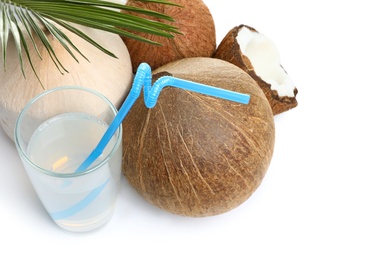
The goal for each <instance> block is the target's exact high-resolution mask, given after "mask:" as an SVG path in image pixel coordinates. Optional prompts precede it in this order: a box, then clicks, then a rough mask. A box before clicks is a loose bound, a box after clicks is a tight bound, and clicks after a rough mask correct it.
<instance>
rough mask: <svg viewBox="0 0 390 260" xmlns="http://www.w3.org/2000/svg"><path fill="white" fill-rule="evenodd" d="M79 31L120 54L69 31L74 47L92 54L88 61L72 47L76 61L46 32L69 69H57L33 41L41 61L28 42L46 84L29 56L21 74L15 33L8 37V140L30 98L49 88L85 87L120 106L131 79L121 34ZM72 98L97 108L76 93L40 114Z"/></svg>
mask: <svg viewBox="0 0 390 260" xmlns="http://www.w3.org/2000/svg"><path fill="white" fill-rule="evenodd" d="M79 29H81V30H82V31H83V32H84V33H86V34H87V35H88V36H89V37H91V38H92V39H93V40H95V41H96V42H98V43H99V44H100V45H102V46H103V47H105V48H106V49H108V50H109V51H111V52H112V53H114V54H115V55H116V57H117V58H113V57H110V56H109V55H107V54H105V53H103V52H102V51H100V50H98V49H97V48H95V47H94V46H92V45H91V44H89V43H87V42H86V41H84V40H83V39H81V38H80V37H78V36H76V35H74V34H73V33H70V32H68V31H65V33H66V34H67V36H68V37H69V38H70V39H71V41H72V42H73V43H74V45H75V46H77V47H78V49H79V50H80V51H81V53H83V54H84V55H85V56H86V57H87V58H88V61H87V60H86V59H84V58H83V57H82V56H81V55H79V54H78V53H76V52H75V51H74V53H75V55H76V57H77V59H78V62H77V61H75V60H74V59H73V58H72V57H71V56H70V54H69V53H68V52H67V51H66V50H65V49H64V48H63V47H62V45H61V44H60V43H59V42H58V41H57V40H56V39H54V37H53V36H51V35H49V34H48V35H47V37H48V39H49V41H50V42H51V44H52V46H53V49H54V52H55V53H56V55H57V57H58V59H59V61H60V62H61V63H62V64H63V66H64V68H65V69H66V70H67V71H68V72H64V71H63V70H62V73H61V72H60V71H59V70H58V68H57V67H56V65H55V64H54V63H53V61H52V60H51V58H50V56H49V53H48V52H47V51H46V49H45V48H44V46H43V44H42V43H41V41H40V40H39V39H36V40H35V42H36V44H37V47H38V50H39V52H40V53H41V56H42V59H41V58H40V57H39V56H38V55H37V53H36V52H35V50H34V47H33V45H32V43H31V41H29V42H28V44H29V47H30V48H29V50H30V55H31V59H32V63H33V64H34V67H35V70H36V72H37V74H38V77H39V79H40V80H41V82H42V85H41V84H40V82H39V80H38V78H37V77H36V76H35V74H34V72H33V70H32V69H31V67H30V64H29V63H28V59H27V57H26V55H25V54H24V56H23V61H24V71H25V77H24V76H23V74H22V72H21V68H20V64H19V57H18V53H17V49H16V47H15V44H14V42H13V41H14V40H13V38H12V37H10V38H9V43H8V48H7V53H6V67H5V68H4V65H3V64H4V61H3V60H0V78H1V81H0V124H1V126H2V128H3V129H4V131H5V133H6V134H7V135H8V137H9V138H10V139H12V140H13V139H14V128H15V123H16V120H17V117H18V115H19V113H20V111H21V110H22V109H23V107H24V106H25V105H26V103H27V102H28V101H29V100H30V99H32V98H33V97H34V96H36V95H37V94H39V93H41V92H42V91H44V90H47V89H51V88H54V87H58V86H81V87H86V88H91V89H94V90H96V91H98V92H100V93H101V94H103V95H105V96H106V97H107V98H108V99H109V100H110V101H111V102H112V103H113V104H114V105H115V106H116V107H117V108H119V106H120V105H121V104H122V102H123V100H124V98H125V96H126V95H127V93H128V91H129V89H130V87H131V83H132V79H133V73H132V65H131V60H130V55H129V53H128V51H127V48H126V46H125V44H124V43H123V41H122V39H121V38H120V37H119V36H118V35H114V34H111V33H107V32H103V31H100V30H95V29H91V28H86V27H79ZM26 38H28V37H26ZM0 50H1V47H0ZM1 51H2V50H1ZM0 59H1V58H0ZM72 102H77V103H84V104H85V105H86V106H88V107H90V109H95V108H94V105H93V104H91V103H90V101H89V100H80V98H79V97H77V96H76V97H72V98H71V99H67V100H64V102H63V103H62V104H56V103H52V104H45V107H44V108H42V113H45V111H48V110H54V109H60V108H61V107H62V106H64V104H66V103H72Z"/></svg>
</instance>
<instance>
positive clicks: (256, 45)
mask: <svg viewBox="0 0 390 260" xmlns="http://www.w3.org/2000/svg"><path fill="white" fill-rule="evenodd" d="M213 57H214V58H218V59H222V60H226V61H228V62H230V63H233V64H235V65H236V66H238V67H240V68H241V69H243V70H244V71H246V72H247V73H248V74H249V75H250V76H251V77H252V78H253V79H254V80H255V81H256V82H257V83H258V85H259V86H260V87H261V89H262V90H263V92H264V94H265V95H266V97H267V99H268V101H269V103H270V105H271V108H272V111H273V114H274V115H276V114H280V113H282V112H285V111H287V110H289V109H292V108H294V107H296V106H297V105H298V102H297V100H296V95H297V93H298V90H297V88H296V87H295V85H294V83H293V82H292V80H291V78H290V76H289V75H288V74H287V72H286V71H285V70H284V69H283V67H282V66H281V64H280V56H279V51H278V49H277V47H276V45H275V44H274V43H273V42H272V41H271V40H270V39H269V38H267V37H266V36H264V35H263V34H261V33H259V32H258V31H257V30H255V29H254V28H252V27H249V26H247V25H240V26H237V27H234V28H233V29H231V30H230V31H229V33H228V34H227V35H226V36H225V37H224V39H223V40H222V41H221V43H220V45H219V46H218V48H217V50H216V51H215V53H214V55H213Z"/></svg>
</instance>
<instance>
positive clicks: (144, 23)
mask: <svg viewBox="0 0 390 260" xmlns="http://www.w3.org/2000/svg"><path fill="white" fill-rule="evenodd" d="M137 1H143V2H151V3H159V4H166V5H175V6H177V5H176V4H175V3H172V2H169V1H165V0H137ZM121 10H126V11H131V12H132V13H138V14H143V15H147V16H149V17H155V18H158V19H160V20H163V21H167V22H172V21H174V20H173V18H172V17H170V16H167V15H165V14H162V13H158V12H155V11H151V10H147V9H142V8H137V7H133V6H127V5H122V4H118V3H114V2H109V1H105V0H0V47H1V50H2V53H1V55H0V56H2V58H3V64H4V69H5V68H6V66H5V65H6V59H7V57H6V50H7V47H8V40H9V37H10V35H12V38H13V39H14V43H15V45H16V49H17V51H18V57H19V63H20V66H21V69H22V73H23V74H24V70H23V59H22V53H23V50H24V52H25V53H26V57H27V59H28V62H29V64H30V66H31V67H32V68H33V70H34V64H33V63H32V61H31V59H30V50H29V49H28V45H27V40H26V39H25V37H28V39H29V40H30V41H31V42H32V43H33V46H34V49H35V51H36V52H37V53H38V55H39V57H41V55H40V53H39V51H38V48H37V46H36V42H35V41H34V37H33V34H35V35H36V36H38V39H39V40H40V41H41V42H42V43H43V45H44V47H45V49H46V51H47V52H48V53H49V56H50V57H51V59H52V61H53V62H54V63H55V65H56V66H57V68H58V70H59V71H60V72H61V73H63V72H67V70H66V68H65V67H64V66H63V65H62V64H61V62H60V61H59V59H58V58H57V56H56V54H55V52H54V50H53V47H52V46H51V44H50V41H49V40H48V38H47V37H46V33H45V32H44V31H43V30H42V29H41V27H42V26H43V28H45V30H46V31H47V32H49V33H50V34H51V35H52V36H53V37H54V38H55V39H56V40H58V41H59V42H60V44H61V45H62V46H63V48H64V49H65V50H66V51H67V52H68V53H69V54H70V55H71V56H72V57H73V58H74V59H75V60H76V61H77V58H76V56H75V54H74V52H77V53H78V54H80V55H81V56H82V57H84V58H85V59H87V57H85V56H84V55H83V54H82V53H81V52H80V51H79V50H78V49H77V46H75V45H74V44H73V43H72V42H71V40H70V39H69V38H68V37H67V35H66V34H65V33H64V32H63V31H62V30H60V29H59V26H61V27H63V28H65V29H66V30H68V31H69V32H71V33H74V34H76V35H78V36H79V37H81V38H82V39H84V40H85V41H87V42H89V43H90V44H92V46H94V47H96V48H98V49H100V50H101V51H103V52H104V53H106V54H107V55H110V56H112V57H115V55H114V54H113V53H111V52H110V51H109V50H107V49H105V48H104V47H102V46H101V45H100V44H99V43H97V42H96V41H95V40H94V39H92V38H90V37H89V36H88V35H86V34H84V33H83V32H82V31H81V30H79V29H77V28H76V27H75V26H74V25H73V24H79V25H83V26H87V27H90V28H95V29H99V30H103V31H106V32H110V33H114V34H118V35H120V36H123V37H129V38H133V39H135V40H139V41H144V42H147V43H150V44H159V43H158V42H154V41H151V40H149V39H146V38H144V37H140V36H138V35H136V34H134V33H131V32H130V31H138V32H144V33H147V34H153V35H158V36H162V37H168V38H172V37H174V35H175V34H177V33H180V31H179V29H178V28H177V27H175V26H172V25H170V24H168V23H166V22H157V21H154V20H152V19H147V18H141V17H138V16H136V15H132V14H129V13H124V12H120V11H121ZM23 32H25V33H23ZM34 73H35V75H36V76H37V77H38V75H37V74H36V72H35V70H34Z"/></svg>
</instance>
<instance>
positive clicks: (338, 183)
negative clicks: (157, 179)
mask: <svg viewBox="0 0 390 260" xmlns="http://www.w3.org/2000/svg"><path fill="white" fill-rule="evenodd" d="M204 2H205V3H206V4H207V5H208V6H209V8H210V10H211V12H212V14H213V16H214V19H215V24H216V29H217V41H218V43H219V42H220V41H221V39H222V38H223V36H224V35H225V34H226V33H227V32H228V31H229V30H230V29H231V28H233V27H234V26H237V25H239V24H246V25H250V26H252V27H254V28H256V29H257V30H258V31H260V32H262V33H263V34H265V35H266V36H268V37H269V38H271V39H272V40H273V41H274V42H275V43H276V44H277V46H278V48H279V51H280V54H281V59H282V61H281V63H282V65H283V67H284V68H285V69H286V70H287V72H288V73H289V75H290V76H291V78H292V79H293V81H294V82H295V84H296V86H297V88H298V90H299V93H298V96H297V99H298V102H299V105H298V107H297V108H295V109H293V110H290V111H288V112H286V113H283V114H281V115H278V116H276V117H275V124H276V144H275V152H274V156H273V159H272V162H271V166H270V168H269V170H268V172H267V175H266V177H265V179H264V181H263V183H262V184H261V186H260V187H259V189H258V190H257V191H256V192H255V193H254V194H253V195H252V196H251V197H250V198H249V199H248V200H247V201H246V202H245V203H244V204H242V205H241V206H239V207H238V208H236V209H235V210H232V211H230V212H228V213H225V214H222V215H219V216H215V217H208V218H195V219H194V218H186V217H181V216H176V215H172V214H170V213H166V212H164V211H162V210H160V209H157V208H155V207H154V206H151V205H150V204H148V203H146V202H145V201H144V200H142V199H141V198H140V197H139V196H138V195H137V194H136V193H135V192H134V190H133V189H132V188H131V187H130V186H129V185H128V183H127V181H126V180H125V178H123V182H122V187H121V191H120V196H119V198H118V201H117V207H116V211H115V215H114V216H113V218H112V219H111V221H110V222H109V223H108V224H107V225H106V226H105V227H104V228H103V229H100V230H98V231H97V232H92V233H88V234H84V235H74V234H69V233H66V232H63V231H62V230H60V229H59V228H58V227H57V226H56V225H55V224H53V222H52V221H51V220H50V218H49V216H48V215H47V214H46V212H45V210H44V209H43V208H42V206H41V204H40V202H39V200H38V198H37V197H36V195H35V193H34V190H33V188H32V186H31V184H30V182H29V180H28V179H27V176H26V175H25V172H24V170H23V167H22V165H21V162H20V160H19V158H18V155H17V152H16V149H15V148H14V144H13V143H12V142H11V141H10V140H9V139H8V138H7V137H6V136H5V134H4V133H3V132H2V131H1V130H0V144H1V145H0V180H1V181H0V211H1V214H0V238H1V241H2V242H1V245H0V248H1V249H0V258H1V259H16V258H18V257H19V256H25V255H28V256H31V257H38V258H40V259H93V258H92V257H100V258H99V259H157V258H162V259H224V258H227V257H229V259H234V258H235V259H301V260H302V259H357V258H359V259H376V260H378V259H390V211H389V207H390V205H389V204H390V203H389V202H390V176H389V175H390V166H389V160H390V158H389V154H390V153H389V147H390V138H389V132H390V127H389V125H390V124H389V123H390V122H389V121H390V120H389V113H388V112H389V110H390V109H389V103H390V102H389V98H390V90H389V88H390V78H389V70H390V64H389V60H390V37H389V34H390V30H389V25H390V16H389V8H388V7H387V5H385V4H386V1H383V0H371V1H343V0H341V1H340V0H337V1H336V0H329V1H326V2H324V1H322V2H321V1H309V0H296V1H286V0H272V1H252V0H240V1H231V0H224V1H217V0H207V1H206V0H205V1H204ZM254 4H256V6H254ZM6 255H8V256H7V257H6ZM86 257H87V258H86Z"/></svg>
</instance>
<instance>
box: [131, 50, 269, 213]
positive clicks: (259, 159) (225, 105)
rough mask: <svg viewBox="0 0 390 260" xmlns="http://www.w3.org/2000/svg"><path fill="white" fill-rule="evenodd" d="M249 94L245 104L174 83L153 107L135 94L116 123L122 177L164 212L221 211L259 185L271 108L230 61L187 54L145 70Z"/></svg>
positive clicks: (266, 159)
mask: <svg viewBox="0 0 390 260" xmlns="http://www.w3.org/2000/svg"><path fill="white" fill-rule="evenodd" d="M153 74H154V80H156V79H157V78H158V77H159V76H162V75H172V76H174V77H177V78H182V79H187V80H191V81H195V82H200V83H203V84H207V85H211V86H215V87H219V88H224V89H229V90H233V91H237V92H241V93H246V94H249V95H250V102H249V104H248V105H244V104H239V103H235V102H232V101H227V100H222V99H218V98H214V97H210V96H206V95H202V94H198V93H194V92H189V91H185V90H181V89H178V88H174V87H167V88H164V89H163V90H162V92H161V94H160V97H159V98H158V102H157V104H156V106H155V107H154V108H152V109H147V108H146V107H145V105H144V101H143V99H142V98H140V99H139V100H138V101H137V102H136V103H135V105H134V107H133V108H132V110H131V111H130V113H129V114H128V115H127V117H126V119H125V121H124V122H123V149H124V156H123V170H124V175H125V176H126V177H127V179H128V180H129V182H130V184H131V185H132V186H133V187H134V188H135V189H136V190H137V191H138V193H139V194H140V195H141V196H142V197H143V198H145V199H146V200H147V201H149V202H150V203H152V204H154V205H156V206H157V207H160V208H161V209H164V210H166V211H169V212H172V213H175V214H179V215H184V216H192V217H205V216H211V215H217V214H221V213H224V212H227V211H229V210H231V209H233V208H235V207H237V206H238V205H240V204H241V203H243V202H244V201H245V200H247V199H248V198H249V197H250V196H251V194H253V192H254V191H255V190H256V189H257V188H258V186H259V185H260V183H261V181H262V179H263V177H264V175H265V173H266V171H267V169H268V166H269V164H270V161H271V157H272V154H273V148H274V138H275V136H274V121H273V114H272V110H271V108H270V106H269V103H268V101H267V99H266V97H265V96H264V93H263V92H262V91H261V89H260V88H259V87H258V85H257V84H256V82H255V81H254V80H253V79H252V78H251V77H250V76H249V75H248V74H247V73H245V72H244V71H243V70H241V69H240V68H238V67H236V66H234V65H233V64H231V63H228V62H226V61H222V60H219V59H213V58H201V57H199V58H187V59H182V60H179V61H176V62H172V63H169V64H167V65H165V66H163V67H161V68H159V69H157V70H155V71H154V72H153Z"/></svg>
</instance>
